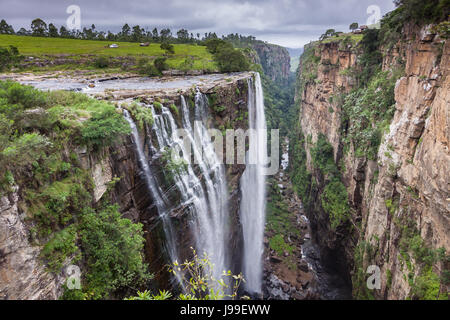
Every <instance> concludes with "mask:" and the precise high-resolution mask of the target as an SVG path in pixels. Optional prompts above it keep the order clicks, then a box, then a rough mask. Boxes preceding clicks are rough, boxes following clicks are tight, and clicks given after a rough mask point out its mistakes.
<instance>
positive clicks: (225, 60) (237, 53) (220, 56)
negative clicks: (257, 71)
mask: <svg viewBox="0 0 450 320" xmlns="http://www.w3.org/2000/svg"><path fill="white" fill-rule="evenodd" d="M205 44H206V48H207V49H208V51H209V52H211V53H212V54H213V55H214V60H215V61H216V63H217V65H218V66H219V70H220V72H237V71H247V70H249V68H250V63H249V61H248V60H247V58H246V56H245V55H244V54H243V53H242V51H241V50H239V49H235V48H234V47H233V45H232V44H231V43H230V42H227V41H224V40H221V39H210V40H208V41H206V42H205Z"/></svg>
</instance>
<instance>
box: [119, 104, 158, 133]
mask: <svg viewBox="0 0 450 320" xmlns="http://www.w3.org/2000/svg"><path fill="white" fill-rule="evenodd" d="M125 108H126V109H127V110H128V111H129V112H130V113H131V116H132V117H133V118H134V119H135V121H136V122H137V124H138V127H139V128H140V129H143V128H144V123H147V124H148V125H149V126H152V125H153V121H154V120H153V114H152V110H151V109H150V108H148V107H144V106H141V105H139V104H138V103H136V102H133V103H132V104H130V105H127V106H125Z"/></svg>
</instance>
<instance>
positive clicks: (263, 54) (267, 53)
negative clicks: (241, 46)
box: [252, 42, 291, 84]
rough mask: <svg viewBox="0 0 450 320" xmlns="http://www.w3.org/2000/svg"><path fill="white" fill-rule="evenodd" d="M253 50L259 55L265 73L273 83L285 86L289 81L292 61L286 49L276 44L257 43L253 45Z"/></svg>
mask: <svg viewBox="0 0 450 320" xmlns="http://www.w3.org/2000/svg"><path fill="white" fill-rule="evenodd" d="M252 47H253V49H254V50H255V51H256V52H257V53H258V57H259V62H258V63H260V64H261V65H262V67H263V69H264V73H265V74H266V75H267V76H269V77H270V78H271V79H272V81H275V82H277V83H281V84H283V83H284V84H285V83H286V82H287V81H288V78H289V74H290V69H291V60H290V57H289V52H288V50H287V49H286V48H284V47H280V46H277V45H274V44H269V43H264V42H257V43H253V44H252Z"/></svg>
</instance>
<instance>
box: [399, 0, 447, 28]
mask: <svg viewBox="0 0 450 320" xmlns="http://www.w3.org/2000/svg"><path fill="white" fill-rule="evenodd" d="M394 2H395V4H396V5H397V6H399V8H401V10H402V18H403V21H405V22H406V21H414V22H415V23H417V24H419V25H423V24H425V23H433V22H440V21H442V20H446V19H447V18H448V14H449V12H450V3H449V1H448V0H428V1H420V0H395V1H394Z"/></svg>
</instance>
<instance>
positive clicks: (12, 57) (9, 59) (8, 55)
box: [0, 46, 23, 71]
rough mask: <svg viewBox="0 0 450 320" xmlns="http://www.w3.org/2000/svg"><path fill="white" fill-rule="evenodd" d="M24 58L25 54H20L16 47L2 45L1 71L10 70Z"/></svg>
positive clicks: (0, 50)
mask: <svg viewBox="0 0 450 320" xmlns="http://www.w3.org/2000/svg"><path fill="white" fill-rule="evenodd" d="M22 59H23V56H21V55H20V54H19V50H17V48H16V47H14V46H9V49H8V48H3V47H0V71H3V70H5V69H6V70H8V69H9V68H11V66H13V65H14V64H16V63H18V62H19V61H20V60H22Z"/></svg>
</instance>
